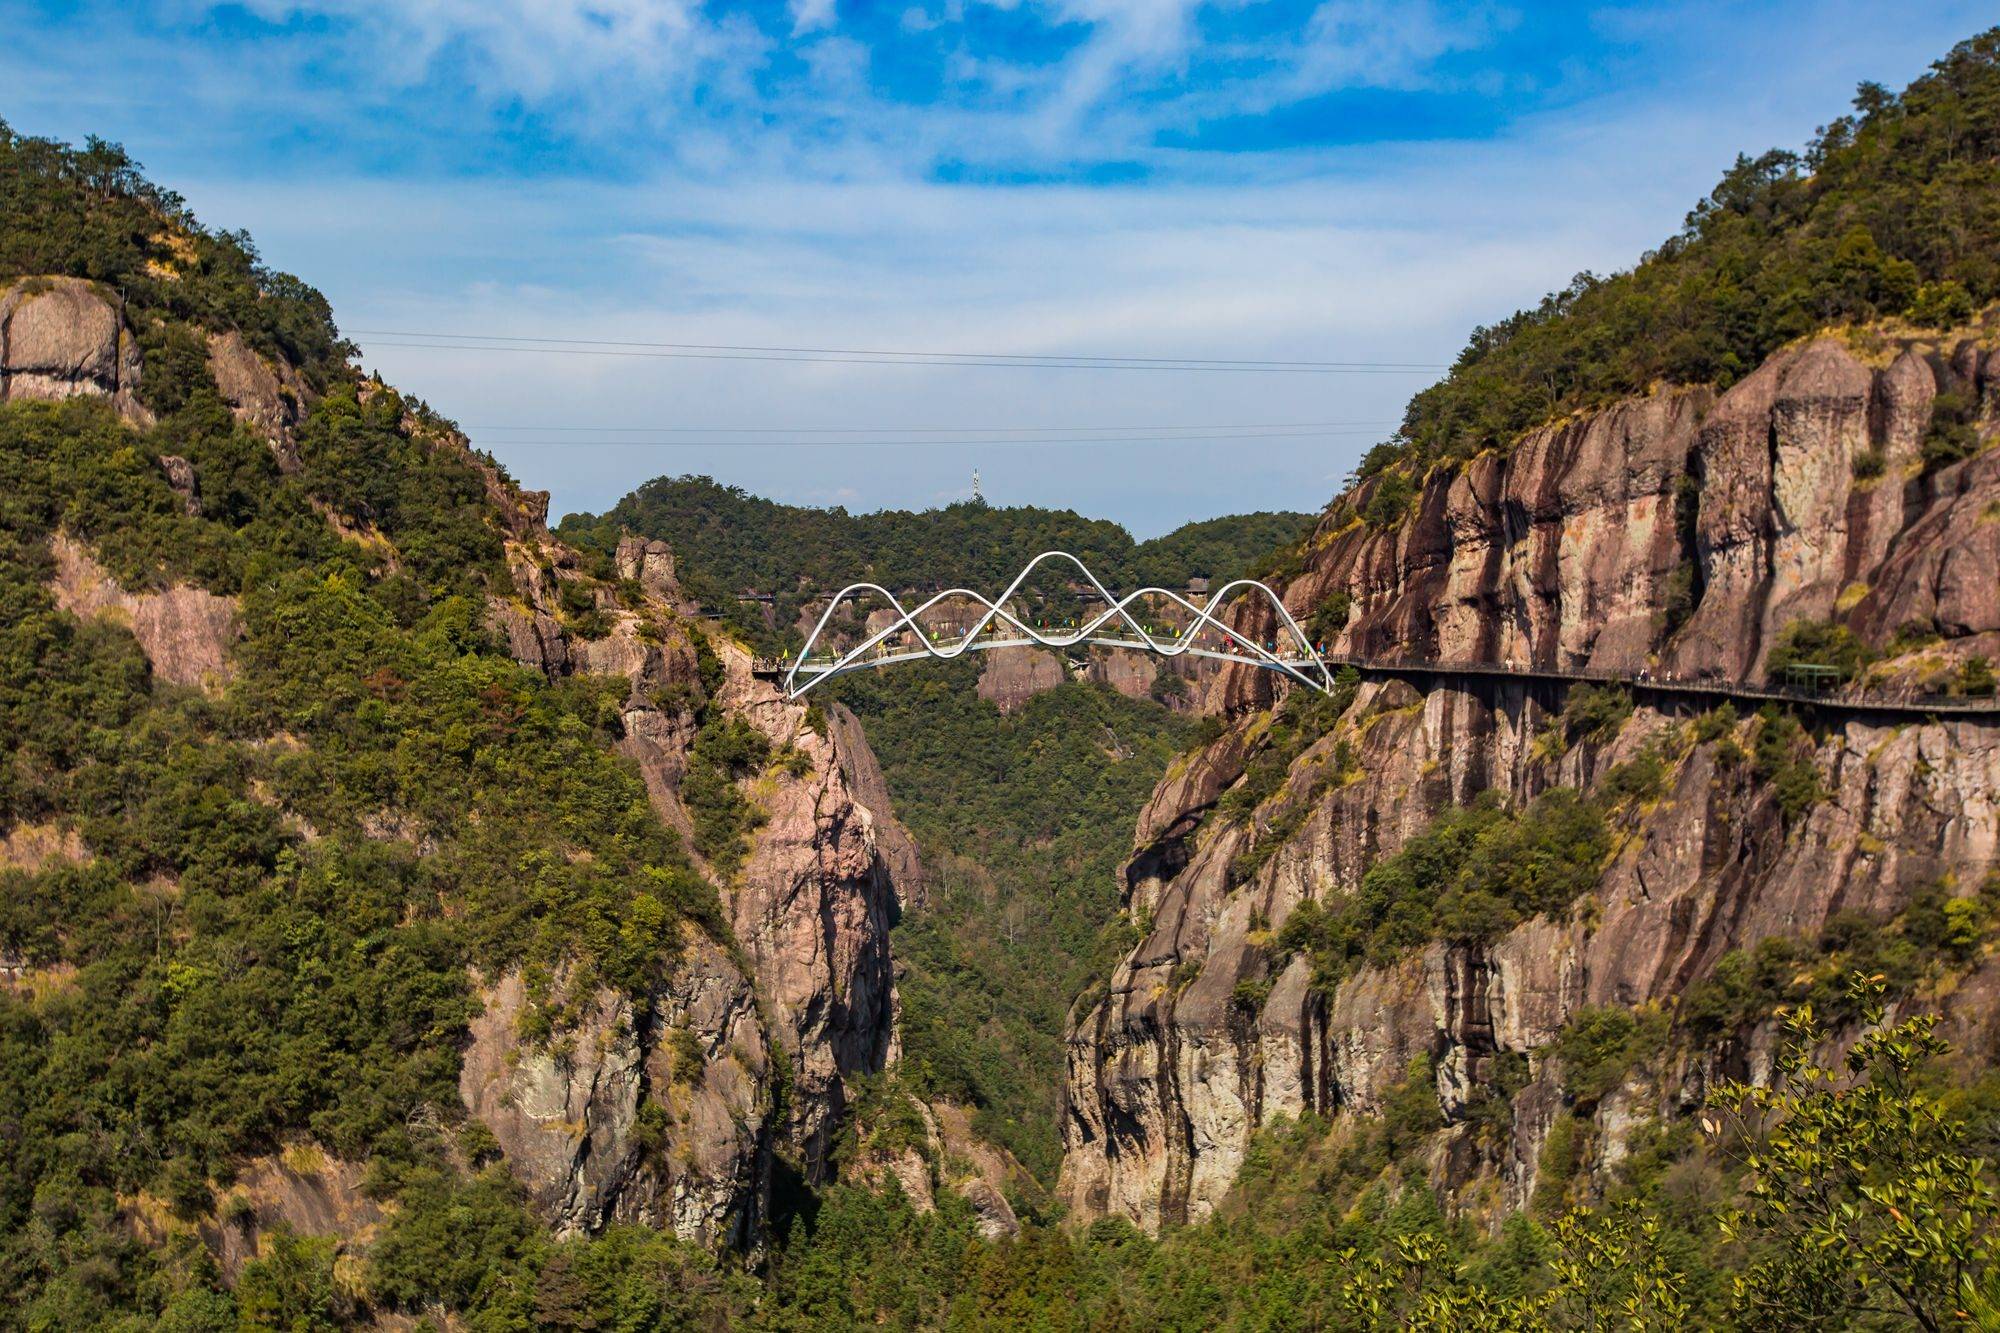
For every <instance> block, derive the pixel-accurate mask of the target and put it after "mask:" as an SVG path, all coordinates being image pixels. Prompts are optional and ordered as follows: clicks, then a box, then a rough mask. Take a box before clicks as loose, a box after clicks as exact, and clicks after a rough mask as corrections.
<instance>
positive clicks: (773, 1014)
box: [463, 511, 921, 1243]
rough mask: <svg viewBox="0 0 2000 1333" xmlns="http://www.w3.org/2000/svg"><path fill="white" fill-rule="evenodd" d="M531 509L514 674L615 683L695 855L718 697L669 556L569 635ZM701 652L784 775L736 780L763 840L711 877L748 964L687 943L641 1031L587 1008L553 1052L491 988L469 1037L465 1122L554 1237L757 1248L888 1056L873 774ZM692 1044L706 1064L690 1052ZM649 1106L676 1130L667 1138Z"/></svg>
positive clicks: (659, 552)
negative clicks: (637, 592)
mask: <svg viewBox="0 0 2000 1333" xmlns="http://www.w3.org/2000/svg"><path fill="white" fill-rule="evenodd" d="M542 512H545V511H538V512H532V513H523V514H522V515H521V516H520V519H519V522H518V523H517V525H516V526H515V529H514V531H513V535H512V540H511V541H510V542H509V545H508V558H509V565H510V568H511V569H512V571H513V574H514V584H515V593H516V596H515V597H514V598H512V599H505V598H495V599H494V601H493V602H492V603H491V605H490V607H489V613H490V619H491V621H492V623H493V624H494V626H495V628H496V629H497V630H498V631H499V632H500V633H501V634H502V635H504V637H505V639H506V641H507V643H508V644H509V647H510V650H511V651H512V653H513V655H514V656H515V657H516V658H517V660H519V661H521V662H522V663H523V664H525V665H529V666H533V667H535V668H537V669H539V670H541V671H543V672H545V673H547V674H549V675H550V676H551V677H555V676H562V675H569V674H576V673H583V674H590V675H598V676H610V677H622V678H624V680H625V681H626V682H627V690H626V696H625V700H624V703H623V706H622V709H621V729H622V732H623V735H622V737H621V739H620V741H619V747H620V748H621V749H622V750H623V751H624V752H625V753H626V754H627V755H628V756H630V757H631V758H632V759H633V760H634V761H635V762H636V763H637V764H638V766H639V768H640V771H641V773H642V774H643V775H644V777H645V780H646V785H647V789H648V791H649V793H650V794H651V795H652V798H653V803H654V806H655V808H656V809H657V810H658V811H659V813H660V816H661V818H662V819H663V820H665V821H666V822H667V823H668V824H670V825H672V826H673V827H675V828H677V829H679V830H680V831H681V832H682V834H683V835H684V836H691V834H692V827H693V826H692V821H691V819H690V818H689V815H688V812H687V810H686V808H685V807H684V806H683V805H682V803H681V799H680V784H681V781H682V779H683V777H684V776H685V775H686V772H687V768H688V761H689V752H690V749H691V747H692V745H693V742H694V738H695V734H696V730H697V727H696V719H695V711H694V710H695V707H696V706H697V704H700V703H701V702H702V700H703V696H704V693H705V691H706V690H707V689H709V688H711V686H705V685H704V684H703V682H702V679H701V670H700V665H699V656H698V653H697V651H696V648H695V645H694V641H693V638H692V635H693V634H695V633H698V632H700V631H697V630H695V629H694V628H692V627H691V626H690V625H689V623H688V622H687V621H686V620H685V619H683V618H682V616H681V613H680V610H679V608H681V607H683V606H684V605H685V601H684V599H683V597H682V596H681V593H680V589H679V587H678V585H677V583H676V582H675V580H674V572H673V559H672V554H671V552H669V551H668V550H666V548H665V547H663V546H662V545H661V544H659V543H657V542H655V543H642V542H637V541H633V542H628V543H626V544H625V545H624V546H622V547H621V548H620V549H619V551H618V553H617V557H616V560H615V562H614V563H615V564H616V565H617V568H618V572H619V573H620V575H621V576H622V577H625V578H629V579H632V580H634V581H635V582H637V583H638V584H639V585H640V587H641V588H642V589H643V591H644V593H645V598H646V600H645V604H644V606H642V607H641V608H639V609H638V610H633V609H631V608H623V609H615V608H610V607H604V608H601V609H602V610H603V612H604V614H605V616H606V618H607V620H608V622H609V623H608V630H607V632H604V633H602V634H599V635H598V636H597V637H594V638H585V637H581V636H579V635H577V634H576V633H574V632H572V631H571V630H570V629H568V628H566V627H565V624H564V620H563V616H562V614H561V611H560V609H559V607H560V591H561V588H562V585H563V584H565V583H569V582H573V581H576V580H581V579H583V578H584V575H583V574H582V572H581V570H580V568H579V564H580V562H579V560H578V557H577V556H576V553H575V552H573V551H570V550H569V549H568V548H566V547H564V546H563V545H562V544H561V543H558V542H556V541H555V540H554V539H553V538H551V537H550V536H549V534H548V533H547V531H546V530H545V529H543V528H542V527H541V517H542ZM711 651H713V652H714V653H715V654H716V655H717V656H718V657H719V659H720V663H721V667H722V672H723V675H722V679H721V682H720V685H719V686H713V687H712V688H713V689H714V693H713V697H712V698H710V699H708V701H707V706H708V707H710V708H713V709H719V710H722V711H724V712H727V713H733V714H735V715H737V716H739V717H742V718H743V719H745V720H747V721H748V722H749V723H750V724H751V725H752V726H754V727H756V728H757V729H758V730H759V731H761V732H763V733H764V735H765V736H766V737H767V738H769V740H770V741H771V743H772V745H773V747H774V749H775V750H777V751H780V752H784V753H790V754H794V755H796V756H798V760H797V762H796V763H795V764H794V765H791V766H781V767H775V768H773V769H772V770H771V771H769V772H767V773H764V774H762V775H760V776H758V777H756V778H754V779H745V781H744V785H745V787H746V789H747V792H746V794H747V795H748V796H749V797H750V799H751V800H752V801H753V802H754V803H755V804H756V805H757V806H758V808H759V809H760V811H761V812H762V814H763V816H764V820H763V823H762V825H761V826H760V827H759V828H758V830H757V831H756V833H755V834H754V837H753V839H752V845H751V849H750V853H749V855H748V857H747V858H746V859H745V862H744V864H743V866H742V867H741V869H740V870H738V871H737V872H736V873H735V874H734V875H733V876H729V877H721V876H717V881H718V884H719V886H720V887H721V889H722V894H723V906H724V909H725V912H726V914H727V916H728V919H729V924H730V927H731V933H732V936H733V942H734V945H735V946H736V947H737V948H740V950H741V953H740V955H737V956H733V957H732V956H731V955H730V954H728V953H725V952H722V951H720V950H718V948H717V947H716V946H715V945H714V944H713V942H708V941H697V942H695V944H693V945H691V947H690V952H689V954H688V961H687V963H686V966H685V969H684V976H683V978H681V979H680V980H677V981H676V983H675V984H674V985H673V986H672V987H670V988H669V989H668V990H667V991H666V992H663V993H662V994H661V995H659V996H656V997H652V998H651V1003H650V1004H649V1005H648V1006H646V1007H645V1009H644V1012H635V1011H634V1010H633V1009H632V1006H631V1005H630V1004H629V1002H627V1001H626V1000H624V999H622V998H620V997H616V996H612V995H610V994H608V993H606V994H602V995H599V996H597V997H595V1000H594V1002H593V1004H594V1007H592V1008H590V1009H589V1010H588V1014H589V1016H588V1017H587V1019H586V1021H585V1023H584V1025H583V1027H582V1028H581V1029H579V1030H578V1031H577V1032H576V1033H574V1034H570V1036H568V1037H565V1039H564V1040H565V1042H566V1043H567V1046H566V1048H565V1050H564V1051H555V1052H543V1051H534V1052H526V1053H524V1052H521V1051H519V1050H516V1049H514V1048H513V1047H512V1046H510V1041H511V1040H512V1038H511V1035H510V1034H511V1032H512V1028H513V1020H512V1018H511V1017H509V1015H510V1014H511V1013H512V1012H514V1011H517V1010H518V1009H519V1005H520V1001H519V998H518V990H519V984H520V983H519V979H518V978H514V979H508V978H502V979H500V981H499V982H498V983H497V986H496V987H495V988H494V989H493V990H491V991H490V992H489V1001H488V1003H489V1012H488V1017H487V1019H486V1020H483V1021H482V1024H481V1025H479V1026H476V1027H475V1033H474V1037H475V1039H474V1043H473V1048H472V1051H471V1054H470V1056H469V1058H468V1061H467V1065H466V1082H465V1085H464V1088H463V1091H464V1093H465V1097H466V1102H467V1105H468V1106H470V1107H472V1108H473V1109H474V1110H475V1111H477V1112H478V1113H479V1114H480V1115H481V1117H482V1119H484V1120H486V1122H487V1123H488V1125H489V1126H490V1127H491V1128H493V1129H494V1131H495V1133H496V1135H497V1136H498V1137H499V1138H500V1140H501V1143H502V1146H503V1148H504V1149H505V1150H506V1152H507V1156H508V1160H509V1162H510V1164H511V1165H512V1166H513V1167H514V1168H515V1170H516V1171H517V1172H518V1173H520V1174H521V1175H522V1177H523V1179H524V1180H525V1181H526V1182H527V1183H528V1185H529V1188H530V1190H531V1191H532V1192H533V1193H534V1195H535V1197H536V1198H537V1199H538V1201H540V1202H541V1203H542V1204H543V1206H544V1207H545V1209H546V1210H547V1211H548V1212H549V1214H550V1216H551V1217H552V1218H553V1219H554V1220H555V1221H556V1223H557V1225H558V1226H559V1227H563V1228H568V1229H591V1228H594V1227H596V1226H599V1225H602V1224H603V1223H604V1222H607V1221H613V1220H638V1221H646V1222H651V1223H655V1224H658V1225H666V1226H670V1227H672V1228H673V1229H675V1230H676V1231H678V1232H680V1233H681V1234H683V1235H688V1236H698V1237H701V1238H704V1239H711V1240H713V1239H728V1240H732V1241H735V1242H739V1243H740V1242H743V1241H745V1240H747V1239H749V1238H750V1237H751V1236H752V1235H753V1234H754V1231H753V1224H754V1223H755V1221H756V1220H758V1219H759V1218H760V1217H761V1216H762V1215H763V1213H764V1210H765V1208H766V1207H767V1206H768V1201H769V1192H770V1183H771V1177H772V1172H773V1170H774V1167H775V1166H776V1164H777V1163H780V1162H782V1163H786V1164H788V1165H789V1167H790V1168H791V1169H793V1170H796V1171H798V1172H800V1173H801V1174H802V1175H803V1176H804V1177H805V1178H806V1179H808V1180H812V1181H817V1180H820V1179H823V1178H824V1177H825V1176H826V1174H827V1172H828V1170H829V1161H830V1156H831V1152H832V1147H833V1140H834V1135H835V1133H836V1131H837V1130H838V1128H839V1126H840V1123H841V1118H842V1116H843V1114H844V1112H845V1110H846V1107H847V1104H848V1101H849V1090H848V1086H847V1084H848V1081H849V1080H850V1079H852V1078H853V1077H854V1076H855V1075H857V1074H866V1073H873V1072H875V1071H878V1070H880V1069H881V1068H882V1067H883V1066H884V1065H885V1064H886V1063H888V1062H889V1061H890V1060H892V1059H893V1058H894V1055H895V1013H896V1001H895V988H894V978H893V974H892V970H891V966H890V960H889V926H890V922H891V920H892V918H893V914H894V912H895V910H896V907H897V901H898V894H899V893H916V892H919V891H920V889H919V886H920V884H921V870H920V868H919V866H918V863H917V859H916V850H915V844H914V842H913V841H912V840H911V839H910V837H909V834H908V833H907V832H905V831H904V830H903V829H902V828H901V826H900V825H897V824H896V823H895V822H894V820H893V817H892V816H891V815H890V814H889V811H888V807H887V804H886V797H887V791H886V788H885V787H884V786H883V784H882V782H881V770H880V767H879V766H878V765H877V764H876V762H875V758H874V756H873V754H871V753H869V752H868V750H867V748H866V742H865V741H864V740H863V739H862V737H861V734H860V729H859V727H858V726H856V725H854V723H853V719H852V718H851V717H847V716H844V715H843V714H842V713H841V711H840V710H838V709H835V710H833V711H832V713H831V714H830V715H829V716H830V721H829V724H828V725H827V727H826V734H825V735H821V734H819V733H818V732H816V731H814V730H813V729H812V728H811V727H809V726H808V725H807V709H806V707H805V705H803V704H794V703H790V702H788V701H787V700H785V698H784V696H783V693H782V691H781V690H779V689H778V688H777V687H776V686H775V685H774V684H772V683H771V682H768V681H765V680H761V679H758V678H757V677H755V676H754V675H753V674H752V671H751V659H750V656H749V654H748V653H747V652H745V651H744V650H743V649H741V648H739V647H738V646H736V645H735V644H734V643H731V642H729V641H726V640H722V639H720V638H719V637H718V638H716V639H715V640H714V642H713V644H712V647H711ZM864 798H866V799H867V800H873V801H875V802H877V803H878V805H877V808H876V809H870V808H869V805H868V804H867V803H866V801H865V800H864ZM697 1047H698V1049H699V1051H700V1052H701V1054H700V1057H699V1059H698V1060H696V1059H694V1057H692V1056H689V1055H687V1052H688V1051H689V1050H690V1049H693V1048H697ZM676 1048H678V1049H680V1050H681V1051H682V1055H681V1056H680V1057H675V1058H670V1057H669V1052H670V1051H672V1050H673V1049H676ZM510 1059H511V1060H512V1061H513V1063H509V1061H510ZM781 1085H782V1089H783V1092H782V1095H780V1093H779V1088H780V1086H781ZM648 1107H654V1108H661V1109H663V1110H664V1111H665V1112H666V1119H665V1121H664V1124H662V1122H661V1121H660V1119H659V1117H660V1110H657V1109H656V1110H651V1111H649V1110H648V1109H647V1108H648ZM649 1118H650V1119H649ZM649 1123H650V1124H651V1125H652V1126H653V1128H652V1129H650V1130H649V1129H647V1128H646V1126H647V1124H649ZM579 1125H581V1126H582V1128H581V1131H579V1130H578V1126H579Z"/></svg>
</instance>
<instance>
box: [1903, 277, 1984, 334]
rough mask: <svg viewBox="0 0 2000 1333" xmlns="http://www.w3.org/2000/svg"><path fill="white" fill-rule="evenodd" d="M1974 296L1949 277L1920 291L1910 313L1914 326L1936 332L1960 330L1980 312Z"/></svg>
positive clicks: (1927, 284)
mask: <svg viewBox="0 0 2000 1333" xmlns="http://www.w3.org/2000/svg"><path fill="white" fill-rule="evenodd" d="M1977 308H1978V307H1977V305H1976V303H1975V302H1974V301H1973V299H1972V293H1971V292H1968V291H1967V290H1965V286H1964V284H1963V283H1958V282H1953V281H1952V280H1951V279H1949V278H1946V279H1945V280H1944V281H1943V282H1927V283H1925V284H1924V285H1923V286H1921V287H1919V288H1917V299H1916V300H1915V301H1914V302H1913V303H1912V304H1911V306H1910V310H1909V317H1910V323H1912V324H1922V325H1926V326H1928V327H1930V328H1934V329H1950V328H1956V327H1957V326H1958V325H1960V324H1963V323H1965V322H1966V321H1968V320H1970V319H1971V318H1972V315H1973V312H1974V311H1975V310H1976V309H1977Z"/></svg>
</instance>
